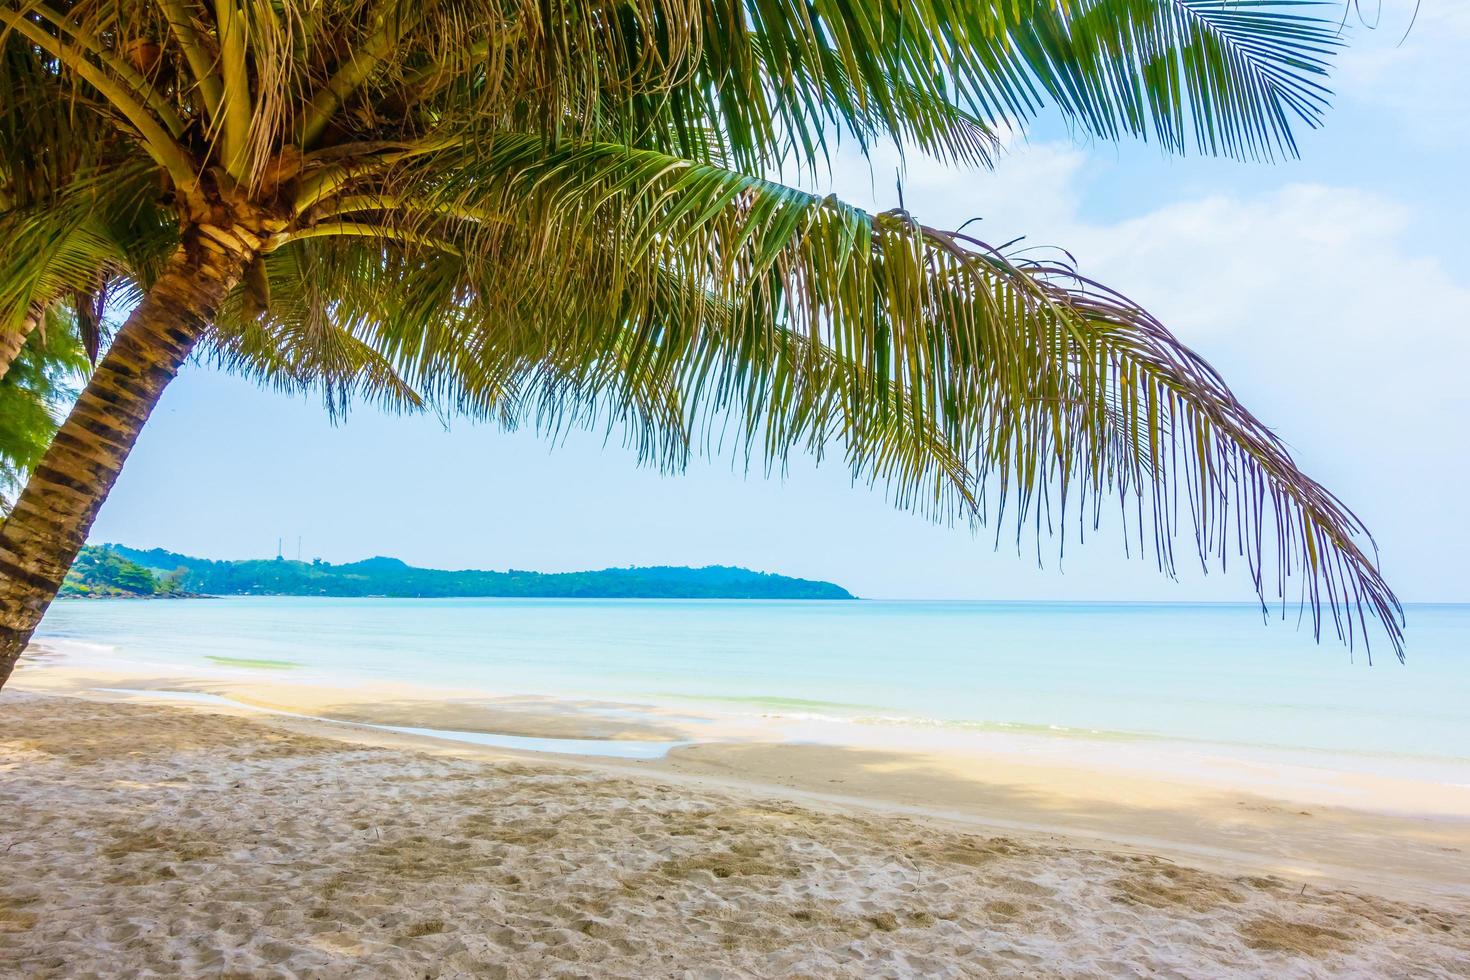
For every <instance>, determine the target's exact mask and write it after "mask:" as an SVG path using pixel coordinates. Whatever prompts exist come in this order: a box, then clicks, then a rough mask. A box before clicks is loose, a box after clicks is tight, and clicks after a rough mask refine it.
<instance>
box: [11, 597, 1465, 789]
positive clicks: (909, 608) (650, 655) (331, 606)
mask: <svg viewBox="0 0 1470 980" xmlns="http://www.w3.org/2000/svg"><path fill="white" fill-rule="evenodd" d="M1407 613H1408V622H1409V626H1408V637H1409V639H1408V647H1407V654H1408V662H1407V663H1406V664H1400V663H1398V661H1397V660H1395V659H1394V657H1393V655H1392V653H1391V651H1390V650H1389V649H1388V648H1387V645H1386V644H1384V645H1382V647H1381V648H1378V647H1375V649H1374V656H1373V665H1372V666H1369V665H1368V661H1367V658H1366V656H1365V655H1364V652H1363V650H1362V649H1361V648H1360V649H1359V650H1358V651H1356V653H1354V654H1352V655H1351V656H1350V654H1349V652H1348V651H1347V650H1346V649H1345V648H1343V647H1341V646H1340V645H1338V644H1337V643H1336V642H1335V641H1329V640H1328V639H1326V638H1324V640H1323V642H1322V643H1321V644H1320V645H1318V644H1316V643H1315V642H1314V641H1313V640H1312V637H1311V633H1310V629H1309V628H1307V627H1306V626H1303V627H1301V628H1298V627H1297V625H1296V622H1295V619H1294V618H1293V619H1291V620H1289V621H1286V622H1282V621H1280V620H1276V619H1272V620H1271V621H1270V622H1269V623H1267V624H1263V623H1262V620H1261V615H1260V611H1259V608H1258V607H1252V606H1244V605H1240V606H1237V605H1177V604H1149V605H1132V604H1116V603H1105V604H1089V603H985V602H883V601H859V602H775V601H772V602H755V601H663V600H554V599H553V600H548V599H539V600H512V599H425V600H418V599H326V598H265V597H261V598H254V597H251V598H226V599H197V600H180V601H107V602H99V601H77V600H73V601H65V600H63V601H58V602H56V603H55V604H54V605H53V606H52V608H51V611H50V612H49V613H48V614H47V616H46V619H45V621H44V622H43V623H42V625H41V628H40V629H39V630H38V632H37V634H36V639H37V640H38V641H41V642H43V643H44V642H45V641H47V640H61V641H69V642H71V643H78V644H87V645H89V648H90V649H91V650H93V651H94V654H95V655H96V656H98V657H102V658H116V659H117V660H118V661H131V662H141V663H145V664H150V665H160V666H167V665H184V666H190V667H199V666H210V665H213V666H225V667H237V668H240V669H251V666H252V665H250V664H247V663H244V662H247V661H253V662H257V663H256V664H254V665H253V669H259V670H271V671H273V672H275V673H277V676H276V677H275V678H274V679H278V680H292V679H297V678H299V679H300V680H302V681H320V680H327V681H331V680H341V679H362V680H370V681H399V682H403V683H406V684H409V683H419V684H431V685H435V686H450V687H457V688H463V689H466V690H470V691H483V692H492V693H495V694H504V695H515V694H533V695H549V696H554V697H574V698H592V699H599V700H604V701H606V700H615V701H620V702H633V703H643V704H653V705H660V706H675V707H678V708H681V709H687V710H693V709H695V708H698V707H704V708H709V709H715V710H719V711H722V712H725V713H734V714H751V715H766V716H771V715H774V716H779V717H786V718H813V719H823V720H830V721H842V722H848V723H852V724H857V725H868V726H881V725H902V726H920V727H923V726H933V727H939V728H945V729H952V730H955V731H973V732H977V733H979V732H987V731H1007V732H1018V733H1032V734H1042V735H1048V736H1055V737H1057V738H1069V737H1077V738H1086V739H1091V740H1168V741H1172V742H1192V743H1198V744H1200V745H1205V746H1209V745H1214V746H1220V747H1228V746H1234V747H1239V748H1245V749H1262V750H1292V751H1311V752H1328V753H1334V754H1348V755H1353V756H1359V757H1363V758H1373V759H1376V760H1378V765H1376V766H1374V768H1377V769H1381V770H1383V771H1389V772H1392V771H1394V769H1395V767H1396V766H1398V765H1399V762H1398V761H1396V760H1401V761H1402V762H1403V764H1405V765H1406V766H1407V765H1410V764H1414V765H1415V767H1416V768H1422V767H1423V765H1425V764H1428V765H1429V767H1430V768H1431V769H1440V770H1442V771H1447V772H1455V771H1464V772H1470V769H1465V768H1464V767H1466V766H1467V765H1470V606H1467V605H1417V606H1410V607H1408V610H1407ZM267 661H268V662H272V663H264V662H267ZM21 669H22V670H23V669H24V668H23V667H22V668H21ZM1447 778H1450V777H1447Z"/></svg>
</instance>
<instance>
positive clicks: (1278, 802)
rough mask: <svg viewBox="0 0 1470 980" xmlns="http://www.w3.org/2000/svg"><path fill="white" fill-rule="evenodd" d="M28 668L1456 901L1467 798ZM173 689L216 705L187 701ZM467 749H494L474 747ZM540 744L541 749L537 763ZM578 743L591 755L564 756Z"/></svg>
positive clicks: (1397, 781) (69, 663)
mask: <svg viewBox="0 0 1470 980" xmlns="http://www.w3.org/2000/svg"><path fill="white" fill-rule="evenodd" d="M37 653H38V654H39V655H40V656H39V657H38V658H32V657H31V655H28V662H27V663H25V664H24V665H23V666H22V668H21V669H18V670H17V671H16V674H15V676H14V677H13V679H12V682H11V687H13V688H15V689H16V690H17V691H28V692H34V693H49V694H68V695H80V696H84V697H87V698H89V699H93V700H111V701H132V702H141V703H149V702H154V703H161V704H170V705H174V706H176V707H179V706H181V707H187V708H188V709H189V710H191V711H199V712H204V713H210V712H214V713H224V714H231V715H241V716H250V717H253V718H255V719H256V720H260V721H263V722H265V723H267V724H271V725H279V726H284V727H287V728H291V729H292V730H299V731H303V732H310V733H312V734H315V735H320V736H323V737H330V738H350V739H354V740H358V741H363V742H365V743H375V744H384V745H401V746H411V747H418V748H423V747H432V748H433V750H434V751H435V752H436V753H443V754H447V755H459V756H462V757H465V758H504V757H516V758H523V759H528V760H533V761H536V762H537V763H538V764H539V763H543V762H544V763H547V764H552V763H556V764H563V763H565V764H570V765H576V766H585V767H590V768H592V769H594V770H597V771H601V772H606V773H612V772H618V773H622V774H624V775H634V774H641V775H645V776H656V777H658V778H663V779H676V780H680V781H683V782H686V783H687V784H688V785H689V786H691V787H694V788H705V789H713V790H719V791H739V792H761V793H777V794H780V795H782V796H783V797H785V798H787V799H791V800H795V801H797V802H801V803H803V804H804V805H814V806H818V807H831V806H838V807H842V808H859V809H866V810H869V811H872V812H888V813H895V814H898V813H902V814H905V815H908V816H912V817H914V818H917V819H928V820H936V821H941V822H945V823H947V824H949V825H952V826H966V827H970V828H983V829H989V830H992V831H1004V832H1023V833H1027V834H1032V835H1040V836H1057V837H1065V838H1068V839H1076V840H1080V841H1087V842H1091V843H1092V844H1094V845H1101V846H1108V847H1123V848H1129V849H1133V850H1137V851H1140V852H1147V853H1158V854H1168V855H1170V856H1173V857H1178V858H1180V859H1183V860H1188V861H1190V862H1191V863H1194V864H1200V865H1205V866H1212V867H1234V868H1241V867H1248V868H1251V869H1253V870H1255V871H1257V872H1259V873H1262V874H1283V875H1290V876H1292V877H1293V879H1301V880H1303V881H1321V882H1336V883H1341V884H1350V885H1354V886H1360V887H1369V888H1372V889H1374V890H1375V891H1377V892H1379V893H1381V894H1395V895H1400V896H1405V897H1412V896H1414V895H1427V894H1436V895H1444V896H1452V897H1457V898H1470V786H1460V785H1451V784H1443V783H1436V782H1432V781H1426V780H1422V779H1409V778H1389V777H1384V776H1381V775H1373V774H1364V773H1355V772H1350V771H1331V770H1326V769H1321V768H1315V767H1312V766H1304V765H1289V766H1288V765H1283V764H1281V763H1280V762H1279V761H1273V760H1269V759H1268V760H1266V761H1261V760H1254V761H1253V760H1250V759H1242V758H1240V757H1238V756H1212V755H1210V754H1209V753H1201V752H1199V751H1197V750H1195V749H1193V748H1190V749H1188V750H1186V751H1178V747H1177V746H1168V745H1144V746H1140V745H1137V744H1130V743H1125V742H1107V743H1096V744H1089V743H1087V742H1086V741H1085V740H1081V739H1070V738H1047V737H1045V736H996V735H994V734H993V733H987V736H986V737H984V738H978V737H967V738H964V739H956V738H954V737H952V733H946V732H932V731H914V730H906V729H902V728H900V727H897V726H894V727H877V726H874V727H871V728H869V729H866V730H864V726H857V725H846V726H835V727H837V729H838V730H836V731H834V730H833V729H834V726H831V725H823V724H821V723H814V722H810V721H802V720H792V719H780V718H775V719H773V718H761V717H750V716H737V715H726V716H715V715H710V714H700V713H697V712H696V710H695V709H693V708H691V709H689V710H679V709H673V708H670V707H668V706H654V705H647V704H630V703H626V702H615V701H594V700H567V699H556V698H546V697H530V696H503V695H502V696H496V695H492V694H478V695H477V694H475V693H473V692H466V691H463V690H460V691H451V690H445V689H436V688H432V687H409V686H407V685H402V684H394V685H381V684H379V685H368V684H348V685H343V686H336V687H333V686H329V685H320V684H317V685H312V684H304V683H293V682H292V681H291V680H290V679H287V678H284V677H279V676H277V677H262V676H261V675H262V674H265V673H267V672H265V671H255V672H251V671H248V670H238V669H237V670H227V669H213V670H207V671H194V672H192V673H190V672H184V671H179V670H177V669H176V668H175V670H174V673H173V675H172V676H166V675H162V674H159V673H157V672H153V673H151V674H150V673H149V672H148V671H146V670H145V671H142V672H139V671H138V669H137V668H136V666H132V667H129V666H128V665H126V664H117V665H114V666H113V667H112V669H109V668H107V667H103V666H101V665H100V664H99V663H98V662H96V661H91V662H88V661H86V660H84V659H82V658H78V657H76V656H72V655H59V654H57V653H56V652H54V651H50V652H48V651H46V650H44V649H42V650H39V651H37ZM119 668H121V669H119ZM119 688H121V689H125V690H123V691H119V690H117V689H119ZM108 689H112V690H108ZM148 689H153V690H152V691H151V692H150V690H148ZM170 691H175V692H178V691H182V692H197V693H199V694H202V695H206V696H208V697H211V698H222V699H224V700H223V701H222V702H216V703H187V702H183V701H180V700H179V699H178V698H177V697H171V696H170V695H169V694H168V693H167V692H170ZM273 712H274V713H275V714H273ZM395 729H396V730H395ZM404 729H412V730H413V731H405V730H404ZM456 733H460V734H459V737H458V738H456ZM470 733H481V734H484V735H485V736H487V738H488V739H489V740H490V741H491V742H492V744H489V745H483V744H482V745H476V744H472V742H471V741H466V740H465V735H466V734H470ZM497 738H498V739H499V741H498V742H497V741H496V739H497ZM538 742H539V743H541V747H543V748H544V747H545V746H546V745H547V744H549V743H556V744H555V745H554V746H552V747H553V751H551V752H547V751H535V749H536V748H537V747H538V744H537V743H538ZM583 744H585V745H586V748H587V751H586V752H585V753H578V752H577V749H578V748H579V747H580V746H582V745H583ZM607 747H611V748H612V749H614V750H616V751H613V752H608V751H605V749H606V748H607ZM609 755H613V756H618V755H622V756H631V757H630V758H616V757H608V756H609Z"/></svg>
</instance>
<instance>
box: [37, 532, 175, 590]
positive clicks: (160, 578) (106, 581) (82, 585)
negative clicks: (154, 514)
mask: <svg viewBox="0 0 1470 980" xmlns="http://www.w3.org/2000/svg"><path fill="white" fill-rule="evenodd" d="M181 579H182V574H181V573H179V572H178V571H171V572H166V571H163V570H162V569H152V568H147V567H145V566H144V565H141V564H139V563H138V562H135V561H132V560H130V559H128V558H125V557H123V555H121V554H119V553H118V551H117V550H116V549H114V548H112V547H111V546H108V545H104V546H101V547H98V546H97V545H90V544H89V545H87V546H86V547H84V548H83V549H82V550H81V552H80V553H79V554H78V555H77V560H76V561H74V562H72V566H71V571H69V572H67V573H66V580H65V581H64V582H62V584H61V593H60V594H61V595H64V596H85V597H95V596H156V595H168V596H175V595H184V594H186V593H187V590H186V589H185V588H184V587H183V584H182V581H181Z"/></svg>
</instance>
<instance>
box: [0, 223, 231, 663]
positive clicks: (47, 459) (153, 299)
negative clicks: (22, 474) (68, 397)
mask: <svg viewBox="0 0 1470 980" xmlns="http://www.w3.org/2000/svg"><path fill="white" fill-rule="evenodd" d="M234 232H235V234H231V233H228V232H224V233H221V232H219V231H218V230H217V229H209V228H206V229H202V230H201V229H195V230H193V233H192V234H186V235H185V238H184V241H185V245H184V246H183V247H181V248H180V249H179V251H178V252H176V253H175V254H174V255H173V257H172V258H171V259H170V260H169V263H168V265H167V267H166V268H165V269H164V272H163V274H162V275H161V276H159V278H158V279H157V280H156V281H155V282H154V284H153V287H152V288H151V289H149V291H148V294H147V295H146V296H144V298H143V301H142V302H141V303H140V304H138V308H137V309H136V310H134V311H133V315H132V316H130V317H129V318H128V321H127V323H125V324H123V327H122V329H121V330H119V331H118V332H117V335H116V336H115V337H114V338H113V341H112V346H111V348H110V349H109V350H108V352H107V356H106V357H104V358H103V359H102V363H101V364H99V365H98V366H97V369H96V371H94V372H93V374H92V379H91V381H90V382H88V384H87V387H86V389H85V390H84V391H83V392H82V395H81V397H80V398H78V399H77V403H76V406H75V407H74V408H73V409H72V411H71V414H70V415H69V416H67V419H66V421H65V422H64V423H63V424H62V426H61V428H60V429H59V430H58V431H57V433H56V438H55V440H54V441H53V442H52V443H51V448H50V449H48V450H47V451H46V455H45V456H44V457H43V458H42V460H41V462H40V463H39V464H37V466H36V468H35V470H34V471H33V472H32V474H31V478H30V481H29V482H28V483H27V484H26V487H25V490H24V491H22V492H21V495H20V497H19V499H17V500H16V502H15V508H14V509H13V510H12V511H11V512H10V516H9V517H8V518H7V519H6V520H5V523H4V524H3V525H0V686H4V684H5V681H6V679H7V678H9V676H10V672H11V670H12V669H14V667H15V662H16V661H17V660H18V659H19V658H20V654H21V651H22V650H24V649H25V646H26V644H27V643H28V642H29V641H30V638H31V633H33V632H34V631H35V629H36V626H37V625H38V624H39V623H40V621H41V616H42V615H43V614H44V613H45V612H46V607H47V606H49V605H50V604H51V600H52V599H53V598H55V597H56V592H57V590H58V589H59V588H61V582H62V579H63V578H65V577H66V573H67V570H68V569H70V568H71V563H72V562H73V561H74V560H75V559H76V556H77V552H78V551H79V550H81V547H82V545H83V544H84V543H86V540H87V532H88V531H90V530H91V528H92V521H93V520H94V519H95V518H96V517H97V510H98V508H100V507H101V506H102V502H103V501H104V500H106V499H107V494H108V492H109V491H110V490H111V489H112V484H113V482H114V481H115V480H116V479H117V476H118V473H120V472H121V471H122V466H123V462H124V461H125V460H126V459H127V457H128V453H129V452H130V451H131V450H132V448H133V443H134V442H135V441H136V440H137V438H138V433H139V432H141V431H142V429H143V425H144V423H146V422H147V421H148V416H149V414H150V413H151V412H152V411H153V407H154V406H155V405H157V404H158V399H159V397H160V396H161V395H162V394H163V389H164V388H165V387H167V385H168V383H169V382H170V381H172V380H173V379H174V375H176V374H177V373H178V371H179V368H180V366H181V365H182V364H183V363H184V359H185V358H187V357H188V356H189V352H190V351H192V350H193V349H194V345H195V344H196V343H197V342H198V341H199V338H200V337H201V336H202V335H203V333H204V331H205V329H206V328H207V327H208V326H209V324H210V321H211V320H212V319H213V318H214V314H215V311H216V310H217V309H218V307H219V304H220V302H221V301H222V300H223V299H224V298H225V296H226V295H227V294H228V293H229V291H230V290H231V289H233V288H234V286H235V284H236V283H237V282H238V281H239V279H240V277H241V275H243V273H244V269H245V266H246V265H247V264H248V262H249V261H250V259H251V257H252V256H253V255H254V254H255V251H256V249H257V248H258V247H259V239H258V238H256V237H255V236H253V235H251V234H249V233H248V232H242V230H240V229H234ZM242 239H243V240H242Z"/></svg>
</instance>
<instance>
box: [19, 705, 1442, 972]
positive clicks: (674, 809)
mask: <svg viewBox="0 0 1470 980" xmlns="http://www.w3.org/2000/svg"><path fill="white" fill-rule="evenodd" d="M0 772H3V773H4V778H3V779H0V804H3V805H4V806H5V807H6V812H7V813H8V814H10V815H11V817H10V818H9V819H8V823H7V827H6V828H5V830H4V831H3V833H0V847H3V848H4V850H5V852H6V868H7V875H6V876H4V878H0V958H3V959H4V960H5V961H6V962H10V963H11V964H12V966H13V967H14V968H15V969H17V970H18V971H19V972H20V973H21V974H23V975H33V974H34V975H56V974H63V975H64V974H90V973H130V974H141V973H149V972H152V973H158V974H179V973H183V974H187V975H200V974H208V975H216V974H230V975H236V974H238V975H259V974H264V973H280V972H283V971H285V972H288V973H294V974H307V975H372V976H385V977H409V976H416V977H421V976H424V975H438V974H441V973H444V974H462V975H475V976H499V977H516V978H520V977H526V978H529V977H539V976H546V975H560V974H562V973H568V974H574V975H587V974H588V973H589V972H590V973H595V974H597V975H604V976H618V977H649V976H671V977H672V976H685V975H691V974H690V971H691V970H693V971H695V972H694V973H693V974H692V975H700V976H702V975H705V974H708V975H711V976H713V975H761V976H768V975H781V976H824V977H825V976H832V977H854V978H856V977H867V976H932V977H962V976H973V975H976V974H981V975H995V974H1000V975H1036V974H1041V975H1052V974H1056V973H1079V974H1086V975H1117V976H1138V975H1150V974H1168V975H1186V976H1221V977H1248V976H1303V977H1313V976H1329V975H1356V976H1394V975H1415V976H1426V977H1455V976H1463V975H1465V973H1466V972H1467V971H1470V901H1467V899H1466V898H1465V897H1463V896H1456V895H1453V894H1446V893H1441V892H1440V891H1438V890H1435V889H1425V888H1423V887H1419V886H1418V885H1416V883H1415V881H1414V880H1412V879H1411V878H1407V877H1403V876H1400V878H1399V879H1398V881H1397V884H1398V886H1399V887H1398V888H1393V887H1389V886H1390V885H1392V884H1393V883H1392V882H1390V881H1380V882H1377V883H1373V882H1367V881H1363V882H1358V883H1356V884H1355V885H1354V886H1352V887H1350V888H1343V887H1342V886H1341V885H1340V884H1339V883H1338V882H1337V881H1335V880H1332V879H1329V878H1326V877H1323V876H1320V875H1318V876H1314V875H1312V874H1311V873H1309V872H1308V871H1306V870H1303V869H1298V871H1296V872H1292V871H1284V872H1275V871H1263V870H1261V869H1259V868H1257V867H1256V866H1254V865H1252V864H1251V863H1250V862H1249V861H1243V860H1242V859H1241V856H1240V855H1238V854H1234V853H1229V852H1222V853H1217V854H1214V855H1212V856H1206V855H1204V854H1200V853H1196V854H1189V855H1178V854H1173V853H1170V852H1169V851H1168V850H1167V849H1160V848H1156V847H1153V846H1149V845H1148V844H1147V843H1145V844H1142V845H1140V844H1122V843H1099V842H1098V840H1097V839H1096V838H1094V837H1089V836H1085V835H1083V836H1079V835H1066V836H1059V835H1057V834H1055V833H1049V832H1046V831H1044V830H1041V829H1011V828H1005V827H1000V826H998V825H996V824H994V823H993V822H992V823H985V822H981V821H977V820H975V819H973V818H972V817H968V816H964V815H950V817H949V818H946V817H945V816H944V815H943V814H942V813H939V812H937V811H935V810H934V809H933V808H932V806H931V807H928V808H918V807H912V806H908V807H905V806H901V805H899V804H881V803H875V801H873V800H871V799H863V800H854V799H850V798H845V797H841V796H837V795H832V794H826V795H823V794H817V793H811V792H806V791H803V790H800V789H797V788H792V787H785V786H781V785H771V784H764V783H763V784H760V785H747V784H742V783H741V782H740V781H738V780H733V779H728V778H726V779H723V780H719V779H714V778H712V777H710V776H708V775H706V774H703V773H701V772H697V771H690V770H689V769H687V768H681V767H662V766H660V765H659V764H656V763H637V762H617V761H613V760H592V759H586V758H581V757H565V756H563V757H554V756H549V755H545V754H532V753H525V752H511V751H506V750H503V749H490V748H486V747H478V746H471V745H465V744H462V743H453V742H448V741H445V740H442V739H430V738H423V737H418V736H411V735H403V734H399V733H394V732H389V731H384V730H382V729H376V728H371V727H367V726H363V725H360V724H353V723H344V722H328V721H320V720H313V719H302V718H296V717H288V716H281V715H269V714H262V713H260V712H258V711H254V710H252V709H249V708H244V707H234V706H230V707H226V708H222V707H221V706H219V705H217V704H211V705H202V704H194V705H187V706H186V705H180V704H148V703H138V702H136V701H135V702H133V703H128V702H127V701H126V700H107V699H104V698H103V697H101V696H100V695H96V694H93V695H91V696H76V695H71V696H60V695H55V694H37V693H25V692H20V691H18V690H11V689H10V688H7V689H6V690H5V691H4V692H0ZM931 802H932V801H931ZM1359 831H1360V833H1361V832H1362V831H1363V828H1361V827H1360V828H1359ZM1161 853H1162V854H1163V855H1166V856H1161ZM1380 886H1381V887H1380ZM699 971H703V972H699Z"/></svg>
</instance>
